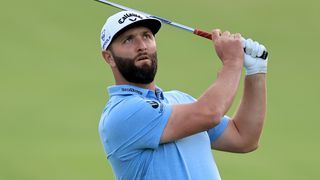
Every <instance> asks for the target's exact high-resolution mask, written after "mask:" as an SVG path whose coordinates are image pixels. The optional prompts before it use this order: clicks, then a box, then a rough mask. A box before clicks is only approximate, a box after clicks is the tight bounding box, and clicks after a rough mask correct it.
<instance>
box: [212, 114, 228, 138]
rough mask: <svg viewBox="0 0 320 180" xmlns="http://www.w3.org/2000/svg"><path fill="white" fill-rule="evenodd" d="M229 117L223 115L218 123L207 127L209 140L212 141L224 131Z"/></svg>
mask: <svg viewBox="0 0 320 180" xmlns="http://www.w3.org/2000/svg"><path fill="white" fill-rule="evenodd" d="M229 119H230V118H229V117H228V116H224V117H223V118H222V119H221V121H220V123H219V124H218V125H216V126H215V127H214V128H211V129H209V130H208V131H207V132H208V134H209V138H210V142H211V143H212V142H214V141H215V140H216V139H218V137H219V136H220V135H221V134H222V133H223V132H224V130H225V129H226V128H227V126H228V123H229Z"/></svg>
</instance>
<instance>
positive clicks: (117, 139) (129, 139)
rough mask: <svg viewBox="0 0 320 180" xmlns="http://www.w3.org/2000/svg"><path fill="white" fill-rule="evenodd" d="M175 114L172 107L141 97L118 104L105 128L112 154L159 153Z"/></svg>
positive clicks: (107, 120)
mask: <svg viewBox="0 0 320 180" xmlns="http://www.w3.org/2000/svg"><path fill="white" fill-rule="evenodd" d="M171 111H172V107H171V106H170V105H166V104H163V103H160V102H158V101H153V100H148V99H143V98H139V97H134V98H130V99H126V100H124V101H122V102H121V103H119V104H117V105H116V106H115V107H113V108H112V110H111V111H110V113H109V114H108V115H107V116H105V118H106V119H105V124H104V125H103V126H105V127H104V131H105V135H106V139H107V146H108V147H109V152H111V153H112V152H115V151H117V152H120V154H123V155H125V154H126V155H128V154H127V153H131V152H134V150H141V149H147V148H148V149H156V148H157V147H158V146H159V144H160V138H161V135H162V133H163V130H164V128H165V126H166V124H167V122H168V119H169V116H170V114H171Z"/></svg>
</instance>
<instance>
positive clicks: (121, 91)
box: [108, 85, 164, 99]
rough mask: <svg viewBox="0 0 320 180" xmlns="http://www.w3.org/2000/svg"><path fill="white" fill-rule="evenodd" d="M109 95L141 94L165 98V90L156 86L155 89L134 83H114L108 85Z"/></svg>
mask: <svg viewBox="0 0 320 180" xmlns="http://www.w3.org/2000/svg"><path fill="white" fill-rule="evenodd" d="M108 92H109V96H115V95H140V96H144V97H152V96H155V97H158V98H160V99H164V96H163V91H162V89H161V88H159V87H156V90H155V91H152V90H149V89H144V88H140V87H137V86H132V85H113V86H110V87H108Z"/></svg>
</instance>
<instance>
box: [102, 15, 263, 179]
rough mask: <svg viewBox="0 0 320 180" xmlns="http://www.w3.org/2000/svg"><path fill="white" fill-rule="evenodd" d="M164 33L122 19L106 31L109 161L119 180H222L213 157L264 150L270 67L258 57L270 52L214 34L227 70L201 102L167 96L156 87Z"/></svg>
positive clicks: (147, 22) (140, 20) (139, 19)
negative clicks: (232, 110)
mask: <svg viewBox="0 0 320 180" xmlns="http://www.w3.org/2000/svg"><path fill="white" fill-rule="evenodd" d="M160 27H161V23H160V22H159V21H158V20H156V19H152V18H149V17H145V16H144V15H142V14H139V13H136V12H131V11H122V12H119V13H116V14H114V15H112V16H110V17H109V18H108V19H107V21H106V23H105V24H104V26H103V28H102V31H101V48H102V56H103V58H104V60H105V61H106V62H107V63H108V65H109V66H110V68H111V70H112V72H113V75H114V79H115V85H113V86H110V87H108V93H109V97H110V99H109V101H108V102H107V104H106V106H105V108H104V110H103V113H102V116H101V119H100V123H99V133H100V137H101V141H102V144H103V147H104V151H105V153H106V157H107V159H108V161H109V162H110V164H111V166H112V169H113V172H114V175H115V178H116V179H124V180H133V179H146V180H163V179H165V180H217V179H221V178H220V174H219V171H218V168H217V165H216V163H215V161H214V158H213V155H212V151H211V150H212V149H216V150H221V151H227V152H236V153H246V152H250V151H253V150H255V149H256V148H257V147H258V142H259V138H260V135H261V131H262V127H263V123H264V118H265V113H266V72H267V60H263V59H260V58H256V56H257V55H259V54H260V55H261V53H262V52H263V51H264V50H266V49H265V47H264V46H263V45H260V44H259V43H257V42H254V41H252V40H248V41H246V42H245V44H243V43H244V42H243V39H242V37H241V35H240V34H239V33H236V34H231V33H230V32H228V31H226V32H221V31H220V30H219V29H215V30H213V32H212V38H213V44H214V49H215V51H216V53H217V55H218V57H219V59H220V60H221V62H222V67H221V69H220V71H219V73H218V77H217V79H216V80H215V82H213V84H211V86H209V87H208V89H207V90H206V91H205V92H204V93H203V94H202V96H201V97H200V98H198V99H195V98H193V97H192V96H190V95H188V94H186V93H183V92H181V91H177V90H173V91H166V92H165V91H163V90H162V89H161V88H160V87H158V86H157V85H156V82H155V81H154V77H155V75H156V72H157V63H158V59H157V47H156V41H155V34H156V33H157V32H158V31H159V29H160ZM244 45H245V46H246V51H247V52H246V54H244V51H243V47H244ZM172 53H174V52H172ZM199 59H201V57H199ZM170 61H174V59H171V60H170ZM197 68H201V67H200V66H199V67H195V70H196V71H199V69H197ZM243 68H245V72H246V76H245V79H244V94H243V96H242V99H241V103H240V105H239V107H238V109H237V111H236V113H235V115H234V116H233V117H228V116H226V115H225V114H226V113H227V112H228V110H229V108H230V106H231V104H232V102H233V100H234V97H235V95H236V92H237V88H238V86H239V83H240V79H241V73H242V69H243ZM215 74H216V73H215V72H212V74H209V76H213V75H215Z"/></svg>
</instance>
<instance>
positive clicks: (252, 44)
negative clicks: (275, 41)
mask: <svg viewBox="0 0 320 180" xmlns="http://www.w3.org/2000/svg"><path fill="white" fill-rule="evenodd" d="M242 44H243V46H244V48H245V50H246V52H245V54H244V67H245V69H246V75H253V74H258V73H264V74H266V73H267V66H268V58H266V59H262V58H259V57H261V56H262V54H263V52H264V51H266V50H267V49H266V48H265V47H264V45H262V44H259V43H258V42H256V41H253V40H252V39H246V40H245V39H243V40H242Z"/></svg>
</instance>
